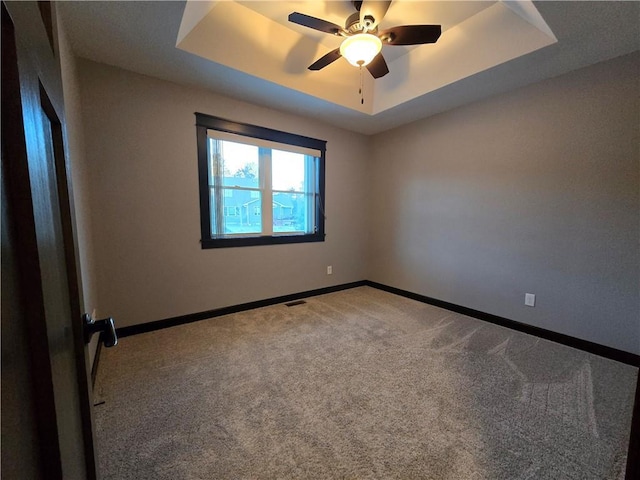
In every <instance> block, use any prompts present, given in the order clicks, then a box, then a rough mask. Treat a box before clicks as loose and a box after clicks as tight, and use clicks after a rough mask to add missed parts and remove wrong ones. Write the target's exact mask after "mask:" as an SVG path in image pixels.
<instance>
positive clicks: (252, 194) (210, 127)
mask: <svg viewBox="0 0 640 480" xmlns="http://www.w3.org/2000/svg"><path fill="white" fill-rule="evenodd" d="M196 120H197V127H196V128H197V131H198V162H199V176H200V207H201V229H202V245H203V248H213V247H223V246H246V245H265V244H271V243H297V242H312V241H324V209H323V205H324V155H325V145H326V142H324V141H322V140H316V139H312V138H308V137H302V136H298V135H294V134H290V133H286V132H279V131H276V130H271V129H266V128H263V127H257V126H252V125H246V124H238V123H235V122H229V121H227V120H222V119H219V118H217V117H210V116H207V115H203V114H196ZM205 162H206V163H205ZM203 163H204V165H203Z"/></svg>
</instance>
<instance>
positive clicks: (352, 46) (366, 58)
mask: <svg viewBox="0 0 640 480" xmlns="http://www.w3.org/2000/svg"><path fill="white" fill-rule="evenodd" d="M380 50H382V41H381V40H380V39H379V38H378V37H376V36H375V35H372V34H370V33H358V34H357V35H353V36H351V37H347V38H345V39H344V41H343V42H342V45H340V55H342V56H343V57H344V58H346V59H347V61H348V62H349V63H350V64H351V65H353V66H354V67H364V66H366V65H368V64H369V63H371V61H372V60H373V59H374V58H375V56H376V55H378V53H380Z"/></svg>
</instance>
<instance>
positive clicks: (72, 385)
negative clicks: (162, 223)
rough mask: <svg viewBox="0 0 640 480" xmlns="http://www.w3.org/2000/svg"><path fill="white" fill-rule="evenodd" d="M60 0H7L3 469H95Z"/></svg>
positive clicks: (77, 474) (66, 473) (80, 473)
mask: <svg viewBox="0 0 640 480" xmlns="http://www.w3.org/2000/svg"><path fill="white" fill-rule="evenodd" d="M55 51H56V50H55V12H53V11H52V6H51V4H50V3H49V2H7V3H5V2H3V3H2V173H1V175H2V176H1V186H2V192H1V193H2V317H1V318H2V320H1V321H2V390H1V391H2V476H3V478H7V479H9V478H34V479H36V478H47V479H59V478H68V479H74V480H75V479H95V478H97V473H96V462H95V458H96V452H95V448H94V437H93V428H92V424H93V420H92V410H91V409H92V392H91V383H90V374H89V371H88V369H87V363H88V352H87V348H86V346H85V340H84V335H83V325H82V322H81V314H82V311H81V304H82V303H81V302H82V298H81V295H82V292H81V289H80V287H79V285H80V283H79V275H78V271H77V268H76V267H77V263H76V259H77V245H76V240H75V231H74V229H75V224H74V215H73V206H72V201H71V199H72V196H71V194H70V192H71V184H70V179H71V175H70V171H69V169H68V162H67V160H66V155H65V145H64V128H65V125H64V109H63V107H64V104H63V97H62V82H61V74H60V66H59V60H58V58H56V53H55Z"/></svg>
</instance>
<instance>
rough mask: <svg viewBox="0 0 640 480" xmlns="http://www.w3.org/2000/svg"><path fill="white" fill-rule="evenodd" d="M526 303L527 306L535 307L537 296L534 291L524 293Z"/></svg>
mask: <svg viewBox="0 0 640 480" xmlns="http://www.w3.org/2000/svg"><path fill="white" fill-rule="evenodd" d="M524 304H525V305H526V306H527V307H535V305H536V296H535V295H534V294H533V293H525V294H524Z"/></svg>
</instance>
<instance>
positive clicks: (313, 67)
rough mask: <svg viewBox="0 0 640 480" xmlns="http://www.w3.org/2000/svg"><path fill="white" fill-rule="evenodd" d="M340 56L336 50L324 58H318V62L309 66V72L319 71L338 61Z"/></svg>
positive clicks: (338, 50)
mask: <svg viewBox="0 0 640 480" xmlns="http://www.w3.org/2000/svg"><path fill="white" fill-rule="evenodd" d="M341 56H342V55H341V54H340V49H339V48H336V49H335V50H331V51H330V52H329V53H327V54H326V55H325V56H323V57H320V58H319V59H318V60H316V61H315V62H313V63H312V64H311V65H309V70H320V69H322V68H324V67H326V66H327V65H329V64H330V63H333V62H335V61H336V60H338V59H339V58H340V57H341Z"/></svg>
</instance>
